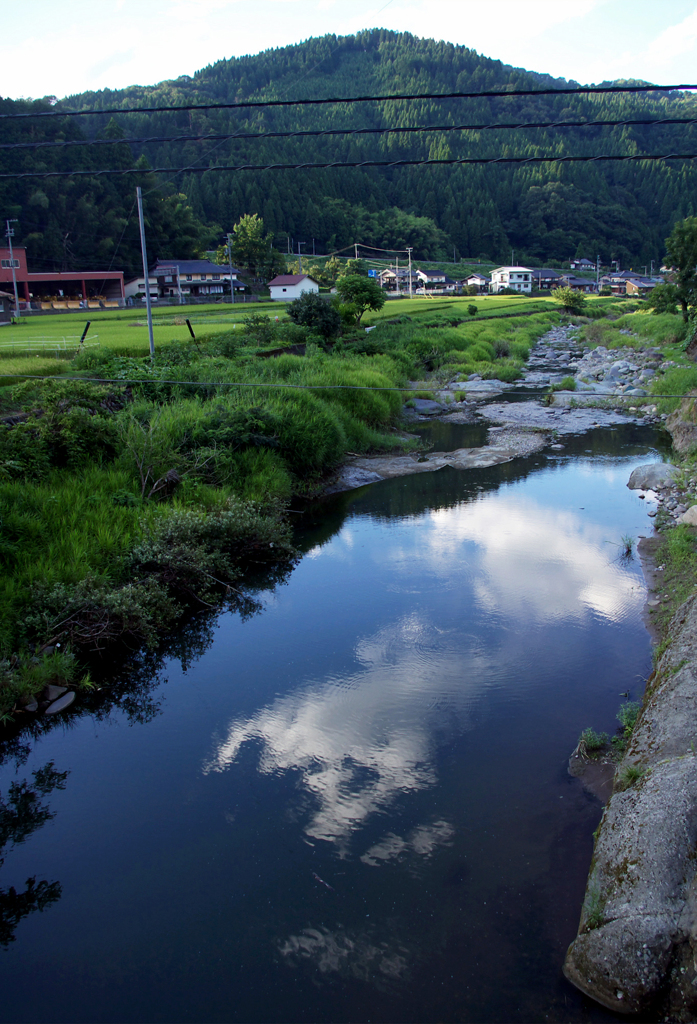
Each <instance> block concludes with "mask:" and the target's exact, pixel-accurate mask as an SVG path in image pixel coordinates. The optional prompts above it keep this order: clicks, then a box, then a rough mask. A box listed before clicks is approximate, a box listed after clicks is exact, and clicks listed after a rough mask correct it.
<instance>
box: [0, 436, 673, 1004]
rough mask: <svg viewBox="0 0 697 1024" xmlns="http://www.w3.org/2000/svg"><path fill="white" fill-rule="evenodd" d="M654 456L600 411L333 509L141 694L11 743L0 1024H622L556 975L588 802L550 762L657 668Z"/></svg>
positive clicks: (650, 443) (458, 439)
mask: <svg viewBox="0 0 697 1024" xmlns="http://www.w3.org/2000/svg"><path fill="white" fill-rule="evenodd" d="M424 429H425V430H429V429H430V430H431V431H433V432H434V434H435V435H437V437H436V440H437V445H436V446H437V447H438V448H439V449H440V450H444V449H445V448H447V447H451V448H455V447H459V446H461V445H462V444H466V443H467V438H469V439H470V443H472V438H473V437H474V434H473V433H472V430H473V428H468V427H459V428H458V427H454V426H453V427H450V428H448V427H447V425H442V424H440V425H435V426H434V427H431V428H428V427H427V428H424ZM481 440H483V437H482V438H481ZM474 443H478V442H476V441H475V442H474ZM665 445H666V439H665V435H662V434H660V433H658V432H656V431H654V430H652V429H651V428H648V427H640V426H633V425H629V426H623V427H619V428H617V429H614V430H602V429H596V430H595V431H594V432H592V433H589V434H586V435H583V436H580V437H575V438H567V439H565V448H564V449H563V450H551V449H547V450H546V451H543V452H539V453H538V454H536V455H534V456H532V457H530V458H527V459H521V460H518V461H516V462H514V463H509V464H505V465H501V466H497V467H494V468H491V469H487V470H482V471H476V472H457V471H455V470H452V469H444V470H442V471H440V472H437V473H429V474H422V475H419V476H412V477H408V478H402V479H395V480H388V481H384V482H382V483H379V484H374V485H371V486H369V487H365V488H362V489H361V490H358V491H354V492H350V493H345V494H341V495H337V496H334V497H333V498H331V499H327V500H325V501H323V502H318V503H316V504H314V505H312V506H310V507H308V508H306V509H305V510H304V511H303V512H302V514H298V515H296V516H295V517H294V518H295V520H296V522H297V524H298V525H297V543H298V545H299V546H300V548H301V550H302V551H303V557H302V559H301V561H300V563H299V564H298V565H297V567H296V568H295V569H294V570H293V571H292V573H290V574H289V576H288V577H287V579H286V580H285V581H284V582H278V583H276V584H274V585H271V584H268V583H264V582H263V581H262V582H260V584H259V587H258V591H257V593H256V595H255V597H256V599H257V601H258V610H257V613H256V614H251V615H249V616H247V617H242V616H240V615H239V614H236V613H233V612H226V613H223V614H221V615H219V616H218V618H217V619H216V621H215V624H214V628H213V631H212V634H211V636H210V637H209V638H208V639H204V640H201V639H200V637H199V639H198V640H197V641H196V643H194V642H193V641H192V642H189V641H187V637H186V636H184V637H183V638H182V640H181V645H180V649H179V650H178V651H176V650H175V649H174V648H171V653H169V654H168V655H167V657H166V658H165V660H164V663H163V664H162V665H161V667H160V669H159V672H158V673H157V674H156V675H155V676H154V677H153V678H152V679H151V680H150V681H149V682H148V683H147V686H146V687H145V690H144V691H143V692H145V691H147V697H146V699H145V704H146V705H147V708H146V710H145V711H144V710H143V707H142V706H141V705H138V700H136V699H135V698H134V699H133V701H131V703H129V697H128V693H129V684H128V683H127V682H124V683H123V694H124V696H123V700H121V701H120V703H119V704H118V705H117V706H115V707H114V708H113V709H112V710H111V711H110V712H109V714H108V715H106V714H104V713H99V710H98V709H99V703H98V700H99V699H98V697H97V698H95V705H94V710H89V709H88V711H83V712H82V713H80V711H79V709H75V711H74V713H70V712H69V713H68V714H67V715H66V716H65V718H64V719H63V721H62V722H61V724H60V726H59V727H58V728H54V729H52V730H51V731H48V732H46V733H45V734H44V735H40V736H37V737H36V738H35V739H34V740H33V741H32V742H31V743H30V744H29V747H28V749H27V750H26V751H25V753H24V755H23V756H15V757H11V756H7V757H6V759H5V763H4V765H3V766H2V768H1V769H0V790H1V791H2V793H3V796H4V798H5V800H6V801H7V800H8V794H11V792H14V794H15V803H16V804H17V806H18V807H19V806H20V804H21V800H20V799H19V796H21V793H20V790H18V789H16V788H15V790H14V791H11V788H10V787H11V784H12V783H13V782H14V783H15V786H17V785H19V784H21V783H22V781H23V780H28V787H27V788H26V789H25V790H22V792H25V793H26V792H30V793H33V794H34V796H33V797H32V798H31V799H30V800H29V804H31V807H29V804H27V803H26V801H25V804H24V805H22V806H24V808H25V816H24V819H22V815H21V814H19V817H17V815H15V818H12V820H10V819H9V818H8V816H7V814H6V815H5V817H4V819H3V820H4V832H3V833H2V835H3V839H4V841H5V842H6V851H5V854H4V856H5V861H4V864H3V866H2V873H1V874H0V886H1V887H2V893H1V894H0V896H1V897H2V910H3V918H4V930H3V931H2V932H0V938H4V940H5V941H4V948H2V946H0V976H1V979H2V982H1V983H2V991H3V998H2V1002H1V1004H0V1019H1V1020H2V1021H42V1022H43V1021H46V1022H48V1021H56V1022H58V1021H66V1022H67V1021H70V1022H83V1021H85V1022H88V1021H89V1022H94V1021H99V1022H101V1021H105V1022H106V1021H127V1022H140V1021H163V1022H164V1021H166V1022H179V1021H182V1022H184V1021H186V1022H189V1021H193V1022H197V1021H235V1022H237V1021H240V1022H242V1021H250V1022H282V1021H301V1022H306V1021H307V1022H310V1021H326V1022H343V1021H347V1022H348V1021H374V1022H392V1021H414V1020H419V1021H433V1022H435V1021H533V1020H534V1021H538V1020H540V1021H542V1020H549V1021H608V1020H614V1019H616V1018H615V1016H614V1015H613V1014H611V1013H609V1012H608V1011H605V1010H603V1009H602V1008H601V1007H599V1006H596V1005H595V1004H594V1003H592V1002H591V1001H590V1000H587V999H585V997H583V996H581V995H580V994H579V993H578V992H576V990H574V989H573V988H572V987H571V986H570V985H569V984H568V983H567V982H566V981H565V980H564V979H563V977H562V974H561V965H562V962H563V957H564V953H565V950H566V946H567V945H568V943H569V942H570V941H571V940H572V939H573V938H574V936H575V932H576V927H577V923H578V917H579V911H580V906H581V902H582V899H583V891H584V886H585V881H586V875H587V870H588V865H589V862H590V857H591V852H592V832H593V830H594V828H595V827H596V825H597V823H598V821H599V819H600V813H601V808H600V804H599V803H598V802H597V801H596V800H595V799H594V798H593V797H591V796H589V795H588V794H586V793H585V792H584V790H583V789H582V788H581V785H580V783H579V782H578V781H577V780H574V779H572V778H571V777H570V776H569V775H568V773H567V761H568V756H569V753H570V752H571V750H572V749H573V747H574V746H575V744H576V742H577V740H578V736H579V733H580V732H581V730H582V729H583V728H585V727H586V726H589V725H592V726H593V727H594V728H596V729H597V730H606V731H608V732H611V733H612V732H614V730H615V728H616V726H617V722H616V720H615V715H616V712H617V709H618V707H619V704H620V703H621V701H622V699H623V698H622V697H621V696H620V695H621V693H622V692H623V691H626V690H629V691H631V694H632V696H633V697H635V698H636V697H638V696H640V694H641V692H642V689H643V685H644V681H645V680H646V678H647V676H648V674H649V673H650V671H651V646H650V641H649V637H648V634H647V633H646V630H645V628H644V626H643V624H642V619H641V611H642V606H643V603H644V598H645V588H644V583H643V578H642V576H641V571H640V567H639V564H638V562H637V561H636V560H635V559H634V558H629V559H627V558H623V557H622V554H621V538H622V536H623V535H627V534H629V535H632V536H633V537H635V538H636V537H638V536H639V535H640V534H642V533H649V532H650V521H649V520H648V519H647V517H646V510H645V508H644V507H643V506H644V502H642V501H640V500H639V498H638V497H637V494H636V493H635V492H630V491H629V490H628V489H627V487H626V482H627V479H628V477H629V474H630V471H631V469H632V468H633V467H634V466H636V465H638V464H640V463H641V462H643V461H647V459H648V460H651V459H655V458H660V457H661V452H662V451H663V450H665ZM133 685H134V686H135V684H133ZM138 685H139V686H141V690H142V680H141V681H140V683H139V684H138ZM138 692H139V693H140V692H141V691H138ZM134 708H135V710H134ZM49 762H53V766H54V770H55V772H62V773H67V775H66V776H65V778H64V781H62V782H60V783H59V784H58V785H56V784H55V781H56V780H55V778H54V777H53V776H50V778H49V781H47V776H46V773H44V774H43V775H42V774H39V776H38V779H39V786H38V788H37V786H36V785H35V784H33V783H31V780H32V778H33V777H34V776H33V775H32V773H34V772H36V771H37V770H40V769H42V768H43V767H44V766H45V765H47V763H49ZM50 779H53V782H51V781H50ZM29 783H31V785H29ZM42 786H43V788H42ZM61 787H62V788H61ZM18 794H19V796H18ZM32 800H33V802H32ZM27 807H29V811H30V812H31V813H30V814H29V822H30V823H29V825H28V826H26V827H24V825H23V821H24V822H25V824H26V818H27V813H26V812H27ZM31 814H33V815H34V817H33V818H32V817H31ZM8 822H9V824H8ZM13 839H14V842H13ZM28 878H35V879H36V882H35V883H33V884H32V885H30V886H29V888H27V879H28ZM42 882H43V883H45V884H46V885H53V886H54V888H53V889H51V890H50V892H49V891H47V890H43V891H44V892H45V894H47V895H46V899H45V900H44V901H43V902H44V906H43V910H41V908H40V906H37V903H39V904H40V903H41V900H38V899H37V898H36V896H35V895H32V894H35V893H36V892H37V886H39V885H40V884H41V883H42ZM10 887H14V889H15V893H14V896H13V895H12V894H11V893H10ZM49 896H50V898H49Z"/></svg>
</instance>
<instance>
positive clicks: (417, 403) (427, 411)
mask: <svg viewBox="0 0 697 1024" xmlns="http://www.w3.org/2000/svg"><path fill="white" fill-rule="evenodd" d="M411 401H412V407H413V409H414V412H417V413H418V414H419V416H438V415H439V413H442V412H444V411H445V406H444V405H441V403H440V402H434V401H432V400H431V399H430V398H412V400H411Z"/></svg>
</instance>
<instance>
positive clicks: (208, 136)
mask: <svg viewBox="0 0 697 1024" xmlns="http://www.w3.org/2000/svg"><path fill="white" fill-rule="evenodd" d="M664 124H682V125H690V124H697V117H661V118H620V119H617V120H611V119H608V120H600V121H527V122H526V121H522V122H518V121H512V122H510V123H507V124H506V123H501V122H494V123H491V124H451V125H449V124H428V125H416V126H411V127H409V126H402V127H401V128H396V127H389V128H321V129H320V128H318V129H313V130H302V131H301V130H298V131H290V132H280V131H268V132H242V131H238V132H223V133H213V132H198V133H196V134H190V133H189V134H186V135H181V134H180V135H150V136H146V137H144V138H139V139H129V138H122V139H56V140H54V139H50V140H48V141H44V142H1V143H0V150H4V149H46V148H49V149H65V148H66V147H69V146H114V145H119V144H121V143H126V144H127V145H129V146H146V145H151V144H152V143H155V142H220V141H222V142H225V141H231V140H236V139H241V140H245V141H252V142H253V141H256V140H258V139H300V138H323V137H324V136H327V135H332V136H346V135H402V134H404V135H414V134H423V133H426V132H484V131H504V130H505V131H521V130H523V131H526V130H528V129H532V128H555V129H556V128H625V127H632V126H637V125H639V126H646V127H653V126H655V125H664Z"/></svg>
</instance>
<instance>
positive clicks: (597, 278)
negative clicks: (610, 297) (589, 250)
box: [595, 256, 600, 292]
mask: <svg viewBox="0 0 697 1024" xmlns="http://www.w3.org/2000/svg"><path fill="white" fill-rule="evenodd" d="M599 285H600V256H596V257H595V290H596V292H597V291H598V290H599Z"/></svg>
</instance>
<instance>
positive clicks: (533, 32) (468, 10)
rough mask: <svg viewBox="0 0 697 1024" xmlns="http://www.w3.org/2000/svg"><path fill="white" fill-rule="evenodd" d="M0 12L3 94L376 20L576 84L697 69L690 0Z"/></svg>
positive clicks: (246, 4)
mask: <svg viewBox="0 0 697 1024" xmlns="http://www.w3.org/2000/svg"><path fill="white" fill-rule="evenodd" d="M2 21H3V36H4V39H5V44H4V46H3V57H2V64H1V65H0V66H1V67H2V73H1V75H0V95H3V96H8V97H12V98H17V97H20V96H24V97H35V98H36V97H42V96H46V95H56V96H58V97H62V96H66V95H70V94H71V93H75V92H82V91H83V90H85V89H102V88H107V87H109V88H122V87H124V86H127V85H135V84H137V85H151V84H153V83H155V82H160V81H162V80H163V79H168V78H177V77H178V76H179V75H183V74H188V75H190V74H193V72H194V71H197V70H198V69H199V68H202V67H205V66H206V65H207V64H212V63H214V62H215V61H217V60H220V59H222V58H224V57H239V56H242V55H243V54H249V53H258V52H260V51H261V50H266V49H269V48H273V47H277V46H286V45H288V44H289V43H297V42H301V41H302V40H303V39H307V38H308V37H310V36H321V35H325V34H326V33H336V34H337V35H347V34H350V33H353V32H356V31H358V30H360V29H365V28H378V27H379V28H388V29H394V30H397V31H408V32H412V33H413V34H414V35H419V36H425V37H434V38H436V39H446V40H448V41H449V42H452V43H459V44H462V45H464V46H468V47H470V48H471V49H474V50H477V51H478V52H479V53H481V54H483V55H484V56H487V57H493V58H496V59H498V60H502V61H503V62H504V63H506V64H513V65H515V66H516V67H523V68H526V69H528V70H530V71H542V72H547V73H549V74H552V75H555V76H561V77H564V78H569V79H574V80H576V81H578V82H580V83H582V84H591V83H597V82H600V81H603V80H605V79H612V78H641V79H646V80H648V81H651V82H656V83H657V84H668V83H671V84H678V83H690V82H692V81H693V80H694V79H695V78H697V0H672V2H671V3H670V4H666V5H665V6H664V5H660V4H658V3H656V2H655V0H633V2H631V3H629V2H626V0H625V2H621V0H619V2H618V0H573V2H569V0H496V3H495V4H493V3H487V2H483V0H350V2H348V3H347V2H346V0H253V2H250V0H98V2H97V3H95V2H94V0H24V2H23V3H9V2H7V0H6V3H5V4H3V10H2Z"/></svg>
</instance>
